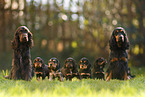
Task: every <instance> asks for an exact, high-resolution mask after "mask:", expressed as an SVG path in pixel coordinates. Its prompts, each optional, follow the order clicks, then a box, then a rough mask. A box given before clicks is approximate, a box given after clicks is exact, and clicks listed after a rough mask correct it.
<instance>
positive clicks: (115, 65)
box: [106, 27, 129, 81]
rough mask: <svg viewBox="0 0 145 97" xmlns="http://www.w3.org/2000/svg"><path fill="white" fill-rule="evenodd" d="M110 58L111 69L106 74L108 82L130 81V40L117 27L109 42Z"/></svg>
mask: <svg viewBox="0 0 145 97" xmlns="http://www.w3.org/2000/svg"><path fill="white" fill-rule="evenodd" d="M109 46H110V50H111V52H110V56H109V68H108V69H107V72H106V80H107V81H108V80H110V79H119V80H127V79H128V73H127V72H128V69H129V68H128V53H127V49H129V40H128V37H127V34H126V32H125V30H124V29H123V28H122V27H117V28H115V29H114V31H113V32H112V36H111V39H110V41H109Z"/></svg>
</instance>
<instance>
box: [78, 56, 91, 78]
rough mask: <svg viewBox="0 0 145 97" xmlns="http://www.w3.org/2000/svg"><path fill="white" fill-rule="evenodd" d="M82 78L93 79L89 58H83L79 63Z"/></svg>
mask: <svg viewBox="0 0 145 97" xmlns="http://www.w3.org/2000/svg"><path fill="white" fill-rule="evenodd" d="M79 69H80V70H79V73H80V75H81V78H91V63H90V62H89V60H88V59H87V58H85V57H84V58H82V59H81V60H80V63H79Z"/></svg>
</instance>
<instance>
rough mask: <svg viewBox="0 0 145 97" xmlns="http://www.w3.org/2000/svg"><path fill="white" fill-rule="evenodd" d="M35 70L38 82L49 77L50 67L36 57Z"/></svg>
mask: <svg viewBox="0 0 145 97" xmlns="http://www.w3.org/2000/svg"><path fill="white" fill-rule="evenodd" d="M33 68H34V71H35V74H36V78H37V80H38V81H39V80H40V77H42V80H44V79H45V77H46V76H49V70H48V65H45V64H44V61H43V60H42V59H41V58H40V57H36V58H35V59H34V61H33Z"/></svg>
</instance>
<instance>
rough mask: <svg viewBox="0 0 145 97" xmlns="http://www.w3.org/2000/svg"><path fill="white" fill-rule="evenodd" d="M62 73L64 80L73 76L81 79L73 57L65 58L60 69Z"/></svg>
mask: <svg viewBox="0 0 145 97" xmlns="http://www.w3.org/2000/svg"><path fill="white" fill-rule="evenodd" d="M61 72H62V75H63V76H64V77H65V78H66V80H72V78H73V77H77V78H78V79H81V76H80V74H79V72H78V68H77V64H76V62H75V60H74V59H73V58H70V57H69V58H67V59H66V60H65V63H64V65H63V67H62V69H61Z"/></svg>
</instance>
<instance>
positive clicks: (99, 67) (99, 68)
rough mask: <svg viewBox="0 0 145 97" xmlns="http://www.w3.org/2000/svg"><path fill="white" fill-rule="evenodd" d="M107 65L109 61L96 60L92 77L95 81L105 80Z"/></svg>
mask: <svg viewBox="0 0 145 97" xmlns="http://www.w3.org/2000/svg"><path fill="white" fill-rule="evenodd" d="M106 63H107V61H106V60H105V59H104V58H103V57H100V58H98V59H96V61H95V63H94V66H93V70H92V76H93V78H94V79H95V78H97V79H103V80H105V78H104V76H105V73H104V70H103V69H104V66H105V65H106Z"/></svg>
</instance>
